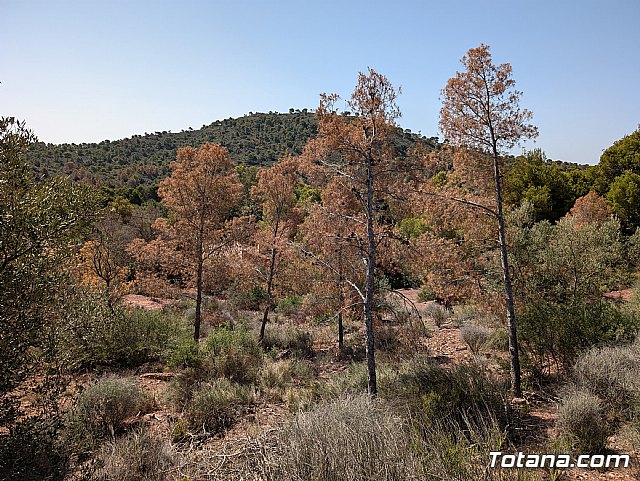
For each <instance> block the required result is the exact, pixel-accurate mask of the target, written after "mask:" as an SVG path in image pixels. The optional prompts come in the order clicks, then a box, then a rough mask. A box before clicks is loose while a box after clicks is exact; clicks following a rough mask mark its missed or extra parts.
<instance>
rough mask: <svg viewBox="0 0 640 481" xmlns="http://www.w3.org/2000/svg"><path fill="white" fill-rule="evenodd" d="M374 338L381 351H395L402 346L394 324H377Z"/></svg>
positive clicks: (377, 347)
mask: <svg viewBox="0 0 640 481" xmlns="http://www.w3.org/2000/svg"><path fill="white" fill-rule="evenodd" d="M374 340H375V347H376V349H379V350H380V351H393V350H395V349H397V348H398V347H399V346H400V339H398V333H397V332H396V330H395V329H394V328H393V327H392V326H387V325H379V326H377V329H376V332H375V338H374Z"/></svg>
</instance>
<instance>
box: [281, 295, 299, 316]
mask: <svg viewBox="0 0 640 481" xmlns="http://www.w3.org/2000/svg"><path fill="white" fill-rule="evenodd" d="M301 306H302V297H300V296H289V297H286V298H285V299H282V300H280V301H278V305H277V307H276V310H277V312H278V313H279V314H282V315H283V316H287V317H291V316H292V315H294V314H295V313H296V312H297V311H298V310H299V309H300V307H301Z"/></svg>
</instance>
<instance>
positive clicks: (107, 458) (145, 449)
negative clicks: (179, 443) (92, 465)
mask: <svg viewBox="0 0 640 481" xmlns="http://www.w3.org/2000/svg"><path fill="white" fill-rule="evenodd" d="M175 461H176V454H175V453H174V452H173V450H172V448H171V445H170V444H169V443H168V442H167V441H162V440H160V439H156V438H155V437H153V436H152V435H150V434H149V433H148V432H147V431H137V430H136V431H133V432H131V433H129V434H127V435H126V436H124V437H121V438H118V439H115V440H112V441H110V442H108V443H106V444H105V445H104V446H102V448H101V449H100V452H99V454H98V456H97V465H98V466H99V468H98V469H97V470H96V471H95V472H94V473H93V475H92V476H91V477H90V479H91V481H165V480H168V479H172V478H170V476H169V474H168V470H169V469H170V468H171V467H173V466H174V464H175Z"/></svg>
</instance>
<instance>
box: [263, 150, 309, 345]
mask: <svg viewBox="0 0 640 481" xmlns="http://www.w3.org/2000/svg"><path fill="white" fill-rule="evenodd" d="M297 166H298V162H297V160H296V159H295V158H292V157H285V158H284V159H282V160H280V161H279V162H277V163H276V164H274V165H273V166H271V167H270V168H268V169H263V170H261V171H259V172H258V176H257V180H258V182H257V185H256V186H255V187H254V188H253V189H252V196H253V197H254V199H255V200H257V201H259V202H260V201H261V202H262V220H263V224H264V226H265V229H263V231H261V232H258V235H261V236H262V237H263V238H266V243H267V246H268V250H269V256H268V261H267V269H266V273H265V284H266V307H265V309H264V313H263V315H262V323H261V325H260V342H262V341H263V340H264V333H265V328H266V326H267V323H268V322H269V311H270V310H271V305H272V303H273V287H274V285H273V284H274V280H275V278H276V274H277V270H278V264H279V260H280V259H279V258H280V256H281V254H282V251H283V250H285V249H286V242H287V240H288V238H289V236H290V235H291V231H292V227H293V226H292V225H291V224H292V223H295V217H296V216H295V205H296V195H295V188H296V184H297V175H298V174H297Z"/></svg>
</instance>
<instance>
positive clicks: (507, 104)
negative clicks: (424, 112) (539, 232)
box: [440, 45, 538, 397]
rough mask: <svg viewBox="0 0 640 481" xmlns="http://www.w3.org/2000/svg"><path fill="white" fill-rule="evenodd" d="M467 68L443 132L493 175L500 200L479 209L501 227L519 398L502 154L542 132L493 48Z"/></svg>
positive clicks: (450, 90)
mask: <svg viewBox="0 0 640 481" xmlns="http://www.w3.org/2000/svg"><path fill="white" fill-rule="evenodd" d="M462 65H463V66H464V68H465V70H464V71H463V72H457V74H456V76H455V77H453V78H451V79H449V81H448V82H447V85H446V86H445V88H444V89H443V91H442V96H443V103H442V108H441V110H440V129H441V130H442V132H443V134H444V135H445V137H446V139H447V140H448V141H449V142H450V143H451V144H452V145H454V146H458V147H461V148H462V149H466V150H467V151H469V153H470V154H471V155H469V156H468V157H467V161H468V163H469V164H470V166H471V167H472V169H471V170H474V168H475V170H477V171H479V172H482V173H484V175H486V174H487V172H492V174H493V187H494V193H495V202H494V203H493V205H492V206H490V207H489V206H480V205H479V206H480V207H482V208H483V209H484V210H485V211H487V212H489V213H490V214H491V215H492V216H493V217H494V218H495V220H496V224H497V230H498V232H497V234H498V242H499V246H500V259H501V265H502V271H503V280H504V295H505V304H506V310H507V324H508V327H509V354H510V360H511V383H512V390H513V394H514V396H516V397H520V396H522V389H521V383H520V360H519V354H518V341H517V331H516V316H515V308H514V302H513V288H512V283H511V274H510V270H509V257H508V250H507V239H506V234H505V220H504V214H503V199H502V196H503V194H502V192H503V186H502V174H501V155H502V154H503V153H504V152H505V151H507V150H509V149H511V148H512V147H514V146H515V145H516V144H517V143H518V142H520V140H522V139H527V138H534V137H536V136H537V133H538V131H537V129H536V127H534V126H533V125H531V124H529V123H528V122H529V120H530V119H531V117H532V114H531V112H529V111H528V110H526V109H523V110H521V109H520V107H519V100H520V96H521V92H519V91H517V90H515V81H514V80H513V79H512V78H511V70H512V69H511V66H510V65H509V64H502V65H499V66H496V65H494V64H493V63H492V60H491V54H490V52H489V47H488V46H487V45H480V46H479V47H478V48H472V49H470V50H469V51H468V52H467V54H466V55H465V56H464V57H463V58H462ZM463 151H464V150H463ZM463 151H461V152H463ZM478 154H480V155H478ZM482 154H484V155H482Z"/></svg>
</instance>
